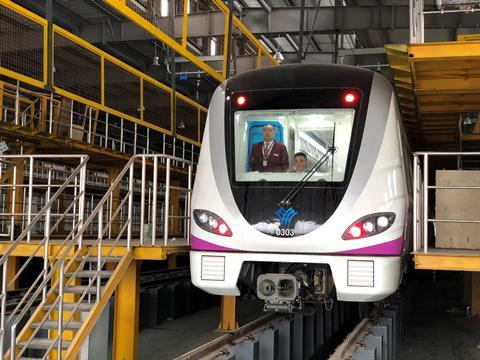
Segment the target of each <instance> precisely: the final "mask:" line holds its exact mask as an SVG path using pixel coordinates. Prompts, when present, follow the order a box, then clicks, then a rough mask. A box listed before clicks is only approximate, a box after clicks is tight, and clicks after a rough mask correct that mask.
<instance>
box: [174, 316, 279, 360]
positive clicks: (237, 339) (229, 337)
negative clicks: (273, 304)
mask: <svg viewBox="0 0 480 360" xmlns="http://www.w3.org/2000/svg"><path fill="white" fill-rule="evenodd" d="M286 317H288V315H279V314H267V315H264V316H262V317H260V318H258V319H256V320H254V321H252V322H250V323H248V324H246V325H244V326H242V327H240V328H238V329H237V330H235V331H232V332H228V333H225V334H223V335H222V336H220V337H218V338H216V339H214V340H212V341H210V342H208V343H206V344H204V345H201V346H199V347H197V348H196V349H194V350H192V351H190V352H188V353H186V354H183V355H181V356H179V357H177V358H176V359H175V360H193V359H199V360H207V359H215V358H218V357H221V356H223V355H227V354H229V353H230V351H231V350H232V348H233V347H235V346H236V345H238V344H240V343H242V342H244V341H249V340H250V339H252V338H253V337H254V336H255V335H256V334H258V333H259V332H261V331H263V330H265V329H268V328H272V327H274V326H275V325H276V324H277V323H278V322H280V321H282V320H283V319H285V318H286Z"/></svg>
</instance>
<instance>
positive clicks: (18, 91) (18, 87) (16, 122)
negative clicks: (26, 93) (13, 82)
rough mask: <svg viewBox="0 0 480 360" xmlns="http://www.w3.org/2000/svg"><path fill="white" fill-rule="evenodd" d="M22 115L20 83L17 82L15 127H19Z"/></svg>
mask: <svg viewBox="0 0 480 360" xmlns="http://www.w3.org/2000/svg"><path fill="white" fill-rule="evenodd" d="M19 113H20V81H17V88H16V90H15V125H18V116H19Z"/></svg>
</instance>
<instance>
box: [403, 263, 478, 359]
mask: <svg viewBox="0 0 480 360" xmlns="http://www.w3.org/2000/svg"><path fill="white" fill-rule="evenodd" d="M415 276H416V277H417V284H416V291H415V295H414V301H413V309H411V316H410V320H409V322H408V323H407V327H406V331H405V333H404V338H403V341H402V343H401V344H400V346H399V348H398V351H397V357H396V360H477V359H478V360H480V348H479V347H478V346H480V318H475V317H471V316H469V315H468V311H467V306H468V304H467V303H466V302H465V300H464V291H463V284H464V273H462V272H441V271H437V272H433V271H417V273H416V274H415Z"/></svg>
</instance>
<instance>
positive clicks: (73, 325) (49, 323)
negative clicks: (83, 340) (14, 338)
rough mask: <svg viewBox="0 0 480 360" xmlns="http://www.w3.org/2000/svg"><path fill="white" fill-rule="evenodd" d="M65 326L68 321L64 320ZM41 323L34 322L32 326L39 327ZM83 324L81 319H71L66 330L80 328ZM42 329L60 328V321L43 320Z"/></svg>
mask: <svg viewBox="0 0 480 360" xmlns="http://www.w3.org/2000/svg"><path fill="white" fill-rule="evenodd" d="M63 323H64V326H65V324H66V321H63ZM39 325H40V323H38V322H37V323H33V324H32V327H33V328H37V327H38V326H39ZM81 326H82V322H81V321H75V320H70V321H69V322H68V324H67V325H66V326H65V328H64V330H78V329H80V327H81ZM40 328H41V329H58V322H57V321H55V320H46V321H44V322H43V324H42V326H41V327H40Z"/></svg>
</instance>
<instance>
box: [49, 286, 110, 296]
mask: <svg viewBox="0 0 480 360" xmlns="http://www.w3.org/2000/svg"><path fill="white" fill-rule="evenodd" d="M87 287H88V286H86V285H85V286H83V285H82V286H65V287H64V288H63V292H64V293H71V294H83V293H84V292H85V290H86V289H87ZM101 289H102V290H103V287H102V288H101ZM55 292H56V293H57V294H58V292H59V289H55ZM96 293H97V286H96V285H92V286H90V289H88V291H87V294H96Z"/></svg>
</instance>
